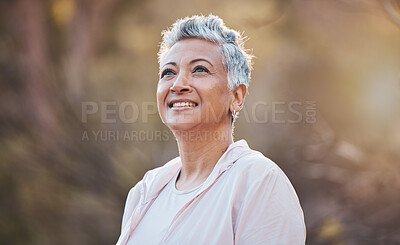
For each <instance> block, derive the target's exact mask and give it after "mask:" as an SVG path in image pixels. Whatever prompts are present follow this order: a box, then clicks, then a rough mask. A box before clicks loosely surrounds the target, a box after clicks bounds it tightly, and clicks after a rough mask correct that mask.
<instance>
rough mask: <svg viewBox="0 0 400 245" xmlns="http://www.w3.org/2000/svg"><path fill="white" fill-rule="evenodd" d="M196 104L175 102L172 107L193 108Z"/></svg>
mask: <svg viewBox="0 0 400 245" xmlns="http://www.w3.org/2000/svg"><path fill="white" fill-rule="evenodd" d="M195 106H196V104H195V103H192V102H177V103H173V104H172V107H195Z"/></svg>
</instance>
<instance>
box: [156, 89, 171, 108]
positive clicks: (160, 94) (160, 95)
mask: <svg viewBox="0 0 400 245" xmlns="http://www.w3.org/2000/svg"><path fill="white" fill-rule="evenodd" d="M167 93H168V89H167V86H165V85H164V84H158V86H157V106H158V110H159V112H161V109H162V108H163V106H164V104H165V103H164V102H165V101H164V100H165V97H166V96H167Z"/></svg>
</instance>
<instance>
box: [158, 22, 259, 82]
mask: <svg viewBox="0 0 400 245" xmlns="http://www.w3.org/2000/svg"><path fill="white" fill-rule="evenodd" d="M161 34H162V42H161V44H160V50H159V52H158V62H159V63H160V64H161V60H162V59H163V57H164V56H165V55H166V54H167V52H168V51H169V49H170V48H171V47H172V46H173V45H174V44H175V43H177V42H179V41H181V40H183V39H189V38H200V39H204V40H207V41H210V42H213V43H215V44H218V45H220V46H221V50H222V57H223V63H224V66H225V70H226V72H227V78H228V86H229V89H233V88H234V87H237V86H239V85H240V84H244V85H246V86H248V85H249V82H250V76H251V70H252V62H251V59H252V58H253V55H251V54H249V53H248V50H246V49H245V48H244V42H245V39H246V37H242V35H241V34H240V33H239V32H237V31H235V30H232V29H229V28H228V27H226V26H225V24H224V22H223V20H222V19H221V18H219V17H218V16H215V15H211V14H210V15H209V16H207V17H206V16H203V15H194V16H192V17H186V18H183V19H178V20H177V21H176V22H175V23H174V24H173V25H172V27H171V28H169V29H167V30H164V31H162V33H161Z"/></svg>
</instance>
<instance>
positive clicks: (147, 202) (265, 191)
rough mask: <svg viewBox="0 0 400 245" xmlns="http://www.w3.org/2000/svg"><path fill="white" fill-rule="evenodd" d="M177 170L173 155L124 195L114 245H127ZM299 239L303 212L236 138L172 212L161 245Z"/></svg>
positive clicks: (269, 166) (282, 182)
mask: <svg viewBox="0 0 400 245" xmlns="http://www.w3.org/2000/svg"><path fill="white" fill-rule="evenodd" d="M181 166H182V165H181V161H180V158H179V157H177V158H175V159H173V160H171V161H169V162H168V163H166V164H165V165H164V166H162V167H159V168H156V169H153V170H150V171H148V172H147V173H146V174H145V176H144V177H143V179H142V180H141V181H139V182H138V183H137V184H136V185H135V186H134V187H133V188H132V189H131V190H130V191H129V194H128V197H127V200H126V204H125V210H124V215H123V218H122V228H121V235H120V237H119V239H118V242H117V245H125V244H126V243H127V241H128V239H129V237H130V235H131V234H132V232H133V231H134V230H135V228H136V227H137V225H138V224H139V222H140V220H141V219H142V218H143V217H144V215H145V214H146V211H147V210H148V209H149V207H150V206H151V204H152V203H153V202H154V200H155V199H156V198H157V196H158V195H159V194H160V193H161V191H162V190H163V188H164V187H165V186H166V185H167V184H168V182H169V181H170V180H171V179H172V178H173V177H174V176H175V174H177V172H178V171H179V170H180V168H181ZM154 222H157V221H156V220H155V221H154ZM305 237H306V229H305V224H304V217H303V211H302V209H301V206H300V203H299V200H298V197H297V195H296V192H295V190H294V189H293V186H292V185H291V183H290V181H289V180H288V178H287V177H286V175H285V174H284V173H283V172H282V170H281V169H280V168H279V167H278V166H277V165H276V164H275V163H274V162H272V161H271V160H270V159H268V158H266V157H265V156H264V155H263V154H262V153H260V152H258V151H254V150H251V149H250V148H249V146H248V145H247V143H246V141H245V140H240V141H237V142H235V143H233V144H231V145H230V146H229V147H228V149H227V151H226V152H225V153H224V154H223V155H222V156H221V158H220V159H219V160H218V162H217V164H216V165H215V167H214V169H213V171H212V172H211V174H210V175H209V176H208V178H207V179H206V180H205V182H204V183H203V185H202V186H201V188H199V189H198V190H197V191H196V194H195V195H194V198H193V199H192V200H190V201H189V202H188V203H186V205H184V206H183V208H182V209H181V210H180V211H179V212H178V213H177V214H176V216H175V218H174V219H173V221H172V223H171V224H170V227H169V228H168V231H167V233H166V234H165V236H164V237H163V239H162V242H161V244H171V245H176V244H191V245H195V244H204V245H212V244H222V245H225V244H226V245H229V244H249V245H256V244H270V245H276V244H286V245H297V244H304V243H305Z"/></svg>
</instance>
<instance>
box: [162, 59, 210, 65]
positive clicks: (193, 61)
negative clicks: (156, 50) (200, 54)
mask: <svg viewBox="0 0 400 245" xmlns="http://www.w3.org/2000/svg"><path fill="white" fill-rule="evenodd" d="M199 61H204V62H207V63H208V64H210V65H211V66H212V67H214V66H213V64H211V62H210V61H208V60H206V59H204V58H198V59H194V60H191V61H190V62H189V64H193V63H196V62H199ZM167 65H173V66H177V64H176V62H173V61H172V62H168V63H166V64H165V65H163V67H164V66H167Z"/></svg>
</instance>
